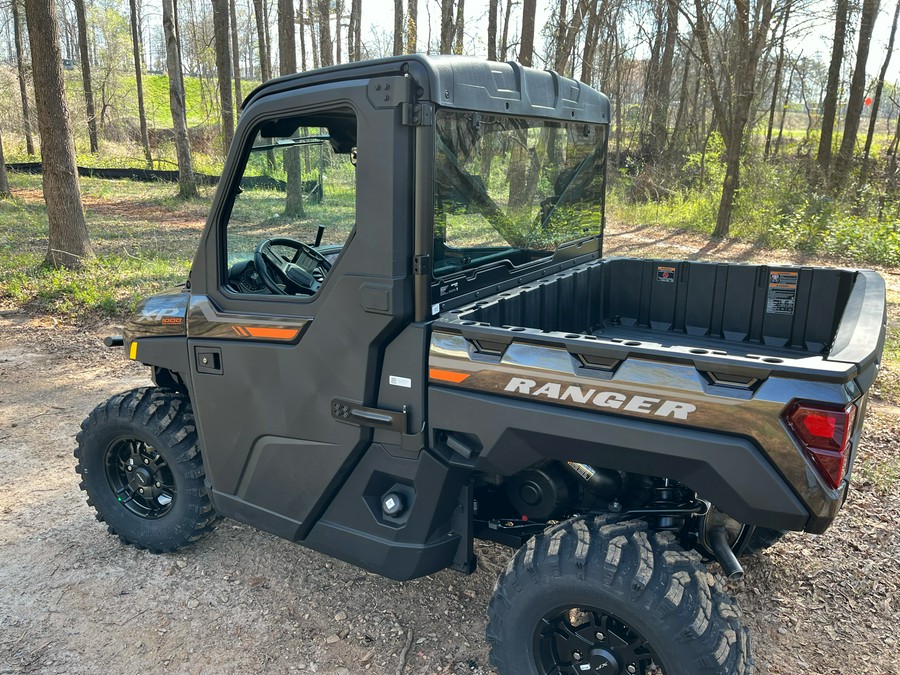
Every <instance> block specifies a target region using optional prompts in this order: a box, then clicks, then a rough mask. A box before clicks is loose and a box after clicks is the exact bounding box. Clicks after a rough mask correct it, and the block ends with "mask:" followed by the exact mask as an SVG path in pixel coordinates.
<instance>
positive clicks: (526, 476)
mask: <svg viewBox="0 0 900 675" xmlns="http://www.w3.org/2000/svg"><path fill="white" fill-rule="evenodd" d="M609 111H610V106H609V101H608V99H607V98H606V97H605V96H604V95H603V94H601V93H599V92H597V91H595V90H594V89H592V88H590V87H588V86H586V85H585V84H582V83H579V82H577V81H574V80H571V79H567V78H565V77H561V76H560V75H558V74H556V73H553V72H546V71H539V70H535V69H531V68H525V67H522V66H520V65H518V64H515V63H489V62H486V61H480V60H475V59H469V58H462V57H427V56H422V55H415V56H404V57H396V58H388V59H384V60H378V61H371V62H362V63H353V64H346V65H341V66H336V67H333V68H327V69H322V70H316V71H312V72H307V73H301V74H297V75H291V76H287V77H282V78H280V79H276V80H273V81H270V82H267V83H265V84H263V85H262V86H261V87H259V88H258V89H257V90H255V91H254V92H253V93H252V94H250V96H249V97H248V99H247V101H246V102H245V104H244V106H243V113H242V115H241V119H240V124H239V125H238V130H237V132H236V134H235V141H234V144H233V146H232V148H231V150H230V153H229V155H228V158H227V161H226V163H225V168H224V172H223V176H222V179H221V182H220V183H219V186H218V189H217V192H216V195H215V198H214V200H213V203H212V208H211V211H210V214H209V219H208V221H207V224H206V229H205V231H204V233H203V236H202V239H201V242H200V246H199V249H198V251H197V255H196V258H195V259H194V262H193V266H192V269H191V273H190V277H189V279H188V281H187V283H186V284H185V285H184V287H183V288H179V289H176V290H174V291H173V292H170V293H166V294H162V295H159V296H156V297H151V298H148V299H146V300H145V301H144V302H143V303H142V304H141V305H140V306H139V308H138V309H137V311H136V313H135V314H134V316H133V317H132V318H131V319H130V320H129V321H128V323H127V325H126V327H125V331H124V335H123V336H121V337H111V338H108V339H107V342H108V344H110V345H124V348H125V351H126V353H127V354H128V355H129V356H130V358H132V359H135V360H136V361H138V362H140V363H143V364H146V365H147V366H149V367H150V368H151V370H152V376H153V381H154V384H155V386H153V387H147V388H141V389H137V390H134V391H129V392H126V393H123V394H119V395H117V396H114V397H113V398H111V399H110V400H109V401H107V402H106V403H104V404H102V405H100V406H99V407H98V408H96V409H95V410H94V411H93V412H92V413H91V415H90V417H88V419H87V420H86V421H85V422H84V424H83V425H82V430H81V432H80V433H79V434H78V448H77V450H76V451H75V455H76V457H77V461H78V464H77V471H78V473H79V474H80V475H81V478H82V483H81V485H82V487H83V488H84V489H85V490H86V491H87V493H88V497H89V503H91V504H92V505H93V506H94V508H95V509H96V511H97V514H98V517H99V518H100V519H101V520H103V521H105V522H106V523H107V524H108V525H109V529H110V531H111V532H112V533H114V534H117V535H119V537H120V538H121V539H122V541H124V542H125V543H128V544H133V545H136V546H139V547H144V548H147V549H149V550H151V551H154V552H168V551H174V550H176V549H178V548H179V547H181V546H184V545H186V544H189V543H191V542H194V541H196V540H198V539H200V538H201V537H203V536H204V535H206V534H208V533H209V532H210V531H212V529H213V527H214V525H215V523H216V521H217V519H218V518H220V517H227V518H232V519H234V520H237V521H241V522H244V523H248V524H250V525H253V526H254V527H257V528H260V529H262V530H265V531H267V532H271V533H273V534H275V535H277V536H280V537H284V538H286V539H289V540H291V541H295V542H297V543H300V544H303V545H304V546H307V547H310V548H312V549H315V550H318V551H322V552H324V553H326V554H328V555H331V556H335V557H337V558H340V559H342V560H345V561H348V562H351V563H353V564H355V565H358V566H360V567H362V568H365V569H367V570H371V571H374V572H377V573H379V574H382V575H384V576H387V577H390V578H392V579H399V580H403V579H412V578H414V577H420V576H422V575H426V574H431V573H434V572H436V571H438V570H441V569H444V568H448V567H450V568H454V569H456V570H459V571H461V572H464V573H470V572H472V571H473V570H474V569H475V565H476V556H475V554H474V552H473V541H474V539H475V538H480V539H488V540H494V541H497V542H501V543H503V544H506V545H509V546H512V547H514V548H516V549H517V551H516V552H515V554H514V555H512V559H511V561H510V564H509V567H508V568H507V569H506V571H505V572H503V573H502V574H501V575H500V578H499V580H498V582H497V586H496V590H495V592H494V596H493V598H492V600H491V603H490V607H489V617H488V624H487V639H488V641H489V642H490V644H491V661H492V663H493V665H494V666H495V667H496V668H497V669H498V671H499V672H500V673H503V674H505V675H522V674H525V673H541V674H544V673H572V674H576V673H587V672H600V673H605V674H606V675H612V674H613V673H625V674H631V673H656V672H665V673H667V674H668V675H672V674H676V673H732V672H734V673H741V672H746V671H747V670H748V669H749V668H750V663H751V658H750V651H749V645H748V637H747V631H746V629H745V628H744V627H743V626H742V623H741V613H740V611H739V608H738V606H737V605H736V603H735V602H734V600H733V599H731V598H730V597H728V596H727V595H726V594H725V593H724V592H723V590H722V588H721V585H720V583H719V581H714V579H716V578H721V575H720V576H719V577H715V576H714V575H712V574H709V573H707V568H706V563H707V562H711V561H718V563H719V564H720V565H721V568H722V570H723V571H724V574H725V575H726V576H731V577H736V576H739V575H740V574H741V566H740V562H739V561H738V559H737V557H738V556H739V555H741V553H742V552H743V551H745V550H747V548H748V547H751V548H752V547H758V546H760V545H764V544H766V543H768V542H771V541H772V540H773V539H774V538H777V537H778V536H779V535H780V534H781V533H782V532H784V531H787V530H805V531H807V532H812V533H819V532H823V531H824V530H825V529H826V528H827V527H828V526H829V525H830V524H831V522H832V521H833V520H834V518H835V516H836V514H837V513H838V510H839V509H840V507H841V505H842V503H843V502H844V500H845V498H846V495H847V490H848V485H849V475H850V470H851V467H852V464H853V460H854V456H855V453H856V449H857V444H858V439H859V435H860V430H861V425H862V419H863V415H864V413H865V408H866V400H867V394H866V392H867V391H868V390H869V388H870V386H871V384H872V382H873V380H874V379H875V375H876V372H877V370H878V364H879V359H880V355H881V351H882V346H883V340H884V322H885V297H884V283H883V280H882V279H881V278H880V277H879V276H878V275H877V274H875V273H873V272H870V271H866V270H850V269H821V268H812V267H806V266H791V265H771V266H766V265H744V264H723V263H710V262H696V261H682V260H645V259H624V258H604V257H603V256H602V234H603V224H604V195H605V187H606V185H605V181H606V165H607V135H608V129H609V119H610V116H609V115H610V112H609ZM261 176H268V179H266V180H261V179H260V177H261Z"/></svg>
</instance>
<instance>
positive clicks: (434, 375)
mask: <svg viewBox="0 0 900 675" xmlns="http://www.w3.org/2000/svg"><path fill="white" fill-rule="evenodd" d="M428 375H429V376H430V377H431V379H432V380H443V381H444V382H456V383H457V384H458V383H460V382H462V381H463V380H465V379H466V378H468V377H469V373H457V372H455V371H452V370H441V369H440V368H431V369H429V371H428Z"/></svg>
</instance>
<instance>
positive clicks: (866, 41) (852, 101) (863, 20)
mask: <svg viewBox="0 0 900 675" xmlns="http://www.w3.org/2000/svg"><path fill="white" fill-rule="evenodd" d="M877 15H878V0H863V6H862V15H861V17H860V27H859V46H858V47H857V48H856V68H855V69H854V70H853V78H852V79H851V80H850V97H849V99H848V100H847V117H846V118H845V119H844V137H843V138H842V139H841V147H840V149H839V150H838V156H837V158H835V162H834V171H833V172H832V174H831V177H832V184H833V185H835V186H839V185H841V184H842V183H843V182H844V180H845V179H846V178H847V175H848V174H849V172H850V167H851V166H852V165H853V151H854V150H855V149H856V136H857V134H858V133H859V120H860V118H861V116H862V109H863V99H864V98H865V96H866V63H867V62H868V60H869V46H870V45H871V43H872V29H873V28H874V27H875V17H876V16H877Z"/></svg>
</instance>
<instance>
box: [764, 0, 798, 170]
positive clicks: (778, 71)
mask: <svg viewBox="0 0 900 675" xmlns="http://www.w3.org/2000/svg"><path fill="white" fill-rule="evenodd" d="M790 17H791V0H788V1H787V5H786V6H785V9H784V19H783V20H782V24H781V39H780V40H779V45H778V58H776V59H775V77H774V78H773V79H772V103H771V105H770V106H769V123H768V125H767V126H766V147H765V149H764V150H763V158H764V159H768V158H769V151H770V149H771V147H772V129H773V128H774V126H775V108H776V107H777V105H778V89H779V88H780V87H781V77H782V71H783V70H784V43H785V39H784V38H785V35H786V34H787V25H788V20H789V19H790Z"/></svg>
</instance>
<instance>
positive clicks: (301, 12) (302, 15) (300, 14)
mask: <svg viewBox="0 0 900 675" xmlns="http://www.w3.org/2000/svg"><path fill="white" fill-rule="evenodd" d="M297 23H298V24H299V30H298V31H297V32H298V33H299V34H300V71H301V72H306V25H307V23H308V21H307V20H306V9H305V8H304V6H303V0H300V4H299V6H298V7H297ZM349 42H350V37H349V36H348V37H347V43H348V45H349ZM347 53H348V55H349V54H350V52H349V50H348V52H347ZM350 60H351V61H352V60H353V58H352V57H350Z"/></svg>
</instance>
